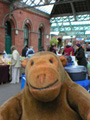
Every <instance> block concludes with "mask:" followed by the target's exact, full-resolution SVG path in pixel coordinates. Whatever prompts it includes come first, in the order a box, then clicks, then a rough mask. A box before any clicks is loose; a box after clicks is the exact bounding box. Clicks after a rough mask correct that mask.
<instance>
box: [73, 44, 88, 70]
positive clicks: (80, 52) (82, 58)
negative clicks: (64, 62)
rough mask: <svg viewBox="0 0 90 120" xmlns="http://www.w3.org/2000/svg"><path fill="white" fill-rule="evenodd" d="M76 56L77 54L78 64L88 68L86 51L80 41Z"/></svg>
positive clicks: (77, 45)
mask: <svg viewBox="0 0 90 120" xmlns="http://www.w3.org/2000/svg"><path fill="white" fill-rule="evenodd" d="M75 56H76V59H77V60H78V65H82V66H85V67H86V68H87V60H86V57H85V52H84V49H83V48H82V46H81V45H80V44H79V43H78V44H76V52H75Z"/></svg>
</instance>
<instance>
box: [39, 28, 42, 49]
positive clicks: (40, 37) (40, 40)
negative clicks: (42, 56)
mask: <svg viewBox="0 0 90 120" xmlns="http://www.w3.org/2000/svg"><path fill="white" fill-rule="evenodd" d="M41 46H42V28H39V41H38V50H39V49H40V48H41Z"/></svg>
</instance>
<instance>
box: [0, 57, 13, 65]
mask: <svg viewBox="0 0 90 120" xmlns="http://www.w3.org/2000/svg"><path fill="white" fill-rule="evenodd" d="M0 65H11V59H10V58H0Z"/></svg>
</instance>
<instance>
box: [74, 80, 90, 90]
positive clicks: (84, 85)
mask: <svg viewBox="0 0 90 120" xmlns="http://www.w3.org/2000/svg"><path fill="white" fill-rule="evenodd" d="M74 82H75V83H77V84H79V85H81V86H83V87H84V88H85V89H86V90H89V85H90V80H88V79H86V80H80V81H74Z"/></svg>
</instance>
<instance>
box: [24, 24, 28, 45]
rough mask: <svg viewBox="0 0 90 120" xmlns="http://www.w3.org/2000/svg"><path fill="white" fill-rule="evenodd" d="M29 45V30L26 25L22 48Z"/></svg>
mask: <svg viewBox="0 0 90 120" xmlns="http://www.w3.org/2000/svg"><path fill="white" fill-rule="evenodd" d="M28 44H29V28H28V25H25V26H24V46H26V45H28Z"/></svg>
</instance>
